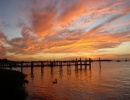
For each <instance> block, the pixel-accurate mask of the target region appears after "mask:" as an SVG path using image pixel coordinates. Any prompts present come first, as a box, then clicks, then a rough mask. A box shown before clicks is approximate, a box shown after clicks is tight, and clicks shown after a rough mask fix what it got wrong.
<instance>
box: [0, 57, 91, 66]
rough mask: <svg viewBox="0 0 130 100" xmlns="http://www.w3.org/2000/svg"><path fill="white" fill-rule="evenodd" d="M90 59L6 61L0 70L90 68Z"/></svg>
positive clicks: (1, 64)
mask: <svg viewBox="0 0 130 100" xmlns="http://www.w3.org/2000/svg"><path fill="white" fill-rule="evenodd" d="M91 62H92V61H91V59H90V58H89V59H84V60H82V59H81V58H80V59H79V60H78V59H77V58H76V59H75V60H64V61H63V60H53V61H52V60H50V61H49V60H47V61H6V62H0V67H1V68H7V67H8V68H12V67H47V66H48V67H55V66H59V67H62V66H72V65H75V67H76V68H78V66H80V67H82V66H85V67H86V66H89V67H90V68H91Z"/></svg>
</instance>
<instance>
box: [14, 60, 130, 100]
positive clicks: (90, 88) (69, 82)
mask: <svg viewBox="0 0 130 100" xmlns="http://www.w3.org/2000/svg"><path fill="white" fill-rule="evenodd" d="M16 70H20V69H16ZM22 72H23V73H25V74H27V75H28V76H27V79H28V80H29V84H27V85H26V90H27V91H28V94H29V96H28V98H27V100H130V62H102V64H101V69H100V68H99V63H98V62H94V63H92V69H91V70H90V69H89V67H88V68H87V69H85V67H84V66H82V69H81V68H80V66H79V69H78V70H75V66H71V67H67V66H63V67H62V69H59V67H54V68H53V69H51V68H49V67H44V68H41V67H35V68H33V70H31V68H23V70H22ZM54 79H57V80H58V83H57V84H53V83H52V81H54Z"/></svg>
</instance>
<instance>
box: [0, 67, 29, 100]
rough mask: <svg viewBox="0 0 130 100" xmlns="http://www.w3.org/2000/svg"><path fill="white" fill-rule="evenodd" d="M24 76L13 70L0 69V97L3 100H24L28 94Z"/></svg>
mask: <svg viewBox="0 0 130 100" xmlns="http://www.w3.org/2000/svg"><path fill="white" fill-rule="evenodd" d="M25 78H26V75H25V74H23V73H21V72H19V71H14V70H9V69H1V68H0V95H1V98H3V99H9V100H25V99H26V97H27V96H28V93H27V92H26V90H25V84H27V83H28V81H27V80H26V79H25Z"/></svg>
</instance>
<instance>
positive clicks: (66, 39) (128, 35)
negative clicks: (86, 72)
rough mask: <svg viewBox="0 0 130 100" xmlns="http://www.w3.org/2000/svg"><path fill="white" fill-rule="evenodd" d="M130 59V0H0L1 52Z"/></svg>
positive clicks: (41, 56)
mask: <svg viewBox="0 0 130 100" xmlns="http://www.w3.org/2000/svg"><path fill="white" fill-rule="evenodd" d="M118 55H119V56H120V58H121V59H125V58H126V57H127V58H128V59H130V0H0V58H8V59H11V60H47V59H70V58H75V57H82V58H85V57H91V58H93V59H94V58H98V57H101V58H104V59H105V58H112V59H117V56H118Z"/></svg>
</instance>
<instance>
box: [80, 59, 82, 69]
mask: <svg viewBox="0 0 130 100" xmlns="http://www.w3.org/2000/svg"><path fill="white" fill-rule="evenodd" d="M80 69H82V59H81V58H80Z"/></svg>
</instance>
